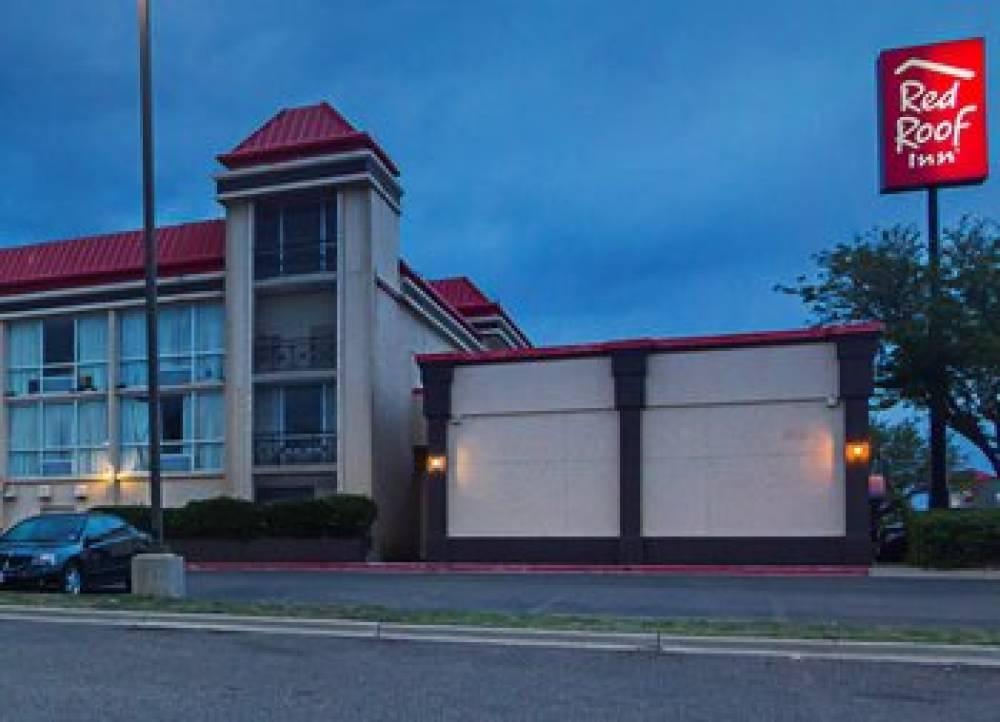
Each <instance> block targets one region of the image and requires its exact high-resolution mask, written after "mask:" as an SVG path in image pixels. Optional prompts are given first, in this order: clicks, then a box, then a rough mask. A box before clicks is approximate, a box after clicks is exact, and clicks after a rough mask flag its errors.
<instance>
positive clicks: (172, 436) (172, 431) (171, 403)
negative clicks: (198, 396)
mask: <svg viewBox="0 0 1000 722" xmlns="http://www.w3.org/2000/svg"><path fill="white" fill-rule="evenodd" d="M160 419H161V421H160V423H161V424H162V426H163V428H162V429H161V430H160V433H161V438H162V439H163V442H164V443H166V442H169V441H183V440H184V397H183V396H164V397H162V398H161V399H160Z"/></svg>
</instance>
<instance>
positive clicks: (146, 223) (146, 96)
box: [138, 0, 164, 547]
mask: <svg viewBox="0 0 1000 722" xmlns="http://www.w3.org/2000/svg"><path fill="white" fill-rule="evenodd" d="M149 3H150V0H138V6H139V96H140V99H139V103H140V115H141V117H142V221H143V223H142V228H143V232H142V237H143V244H144V246H145V250H146V375H147V381H148V387H149V396H148V398H149V404H148V405H149V505H150V511H151V514H152V532H153V540H154V541H155V543H156V544H157V546H160V547H162V546H163V539H164V538H163V488H162V485H161V482H160V380H159V343H158V340H159V339H158V338H157V309H156V213H155V208H154V203H153V200H154V196H153V68H152V58H151V49H150V40H149Z"/></svg>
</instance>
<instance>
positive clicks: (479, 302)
mask: <svg viewBox="0 0 1000 722" xmlns="http://www.w3.org/2000/svg"><path fill="white" fill-rule="evenodd" d="M427 283H428V284H430V285H431V286H432V287H433V288H434V290H435V291H437V292H438V293H439V294H441V296H443V297H444V298H445V299H446V300H447V301H448V302H449V303H450V304H451V305H452V306H454V307H455V308H456V309H458V311H459V313H461V314H462V315H463V316H465V317H466V318H467V319H470V320H474V319H476V318H482V317H484V316H500V317H502V318H503V319H504V320H505V321H507V323H508V324H509V325H510V326H511V328H513V329H514V331H515V332H516V333H517V334H518V335H520V336H521V337H522V338H523V339H524V341H525V342H526V343H528V344H529V345H530V341H528V337H527V336H526V335H525V333H524V332H523V331H522V330H521V329H520V327H519V326H518V325H517V324H516V323H514V320H513V319H512V318H511V317H510V316H509V315H507V311H505V310H504V308H503V306H501V305H500V304H499V303H497V302H496V301H491V300H490V299H489V298H488V297H487V296H486V294H485V293H483V292H482V290H480V288H479V286H477V285H476V284H475V283H473V282H472V280H471V279H470V278H469V277H468V276H454V277H452V278H441V279H438V280H430V281H428V282H427Z"/></svg>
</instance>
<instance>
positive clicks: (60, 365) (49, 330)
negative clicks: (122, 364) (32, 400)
mask: <svg viewBox="0 0 1000 722" xmlns="http://www.w3.org/2000/svg"><path fill="white" fill-rule="evenodd" d="M107 353H108V320H107V316H106V315H105V314H92V315H86V316H55V317H52V318H46V319H41V320H31V321H16V322H14V323H11V324H10V327H9V332H8V349H7V366H8V369H9V370H8V374H7V393H8V394H9V395H11V396H25V395H34V394H58V393H71V392H75V391H100V390H103V389H106V388H107V365H108V364H107Z"/></svg>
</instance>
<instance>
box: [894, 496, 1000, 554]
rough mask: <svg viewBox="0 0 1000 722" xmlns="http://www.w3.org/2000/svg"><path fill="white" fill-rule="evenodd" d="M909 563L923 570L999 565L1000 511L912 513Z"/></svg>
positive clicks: (957, 510) (910, 516)
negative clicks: (928, 568) (929, 568)
mask: <svg viewBox="0 0 1000 722" xmlns="http://www.w3.org/2000/svg"><path fill="white" fill-rule="evenodd" d="M907 541H908V555H907V560H908V561H909V562H910V563H912V564H916V565H918V566H922V567H936V568H939V569H953V568H957V567H983V566H1000V509H951V510H945V509H943V510H937V511H929V512H925V513H923V514H911V515H909V517H908V519H907Z"/></svg>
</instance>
